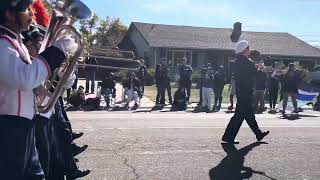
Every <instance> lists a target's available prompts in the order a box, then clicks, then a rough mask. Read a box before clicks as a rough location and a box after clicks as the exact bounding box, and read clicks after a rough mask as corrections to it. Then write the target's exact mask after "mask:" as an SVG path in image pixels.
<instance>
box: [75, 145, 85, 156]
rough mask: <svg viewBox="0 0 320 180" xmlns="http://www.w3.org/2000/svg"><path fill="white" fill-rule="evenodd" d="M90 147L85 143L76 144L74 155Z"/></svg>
mask: <svg viewBox="0 0 320 180" xmlns="http://www.w3.org/2000/svg"><path fill="white" fill-rule="evenodd" d="M87 148H88V145H84V146H82V147H80V146H76V147H75V149H74V150H73V157H75V156H77V155H78V154H80V153H82V152H83V151H84V150H86V149H87Z"/></svg>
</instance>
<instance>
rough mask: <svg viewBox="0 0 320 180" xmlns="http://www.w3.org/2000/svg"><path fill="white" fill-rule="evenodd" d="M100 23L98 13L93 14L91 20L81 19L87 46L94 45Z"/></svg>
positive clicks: (81, 29)
mask: <svg viewBox="0 0 320 180" xmlns="http://www.w3.org/2000/svg"><path fill="white" fill-rule="evenodd" d="M98 23H99V17H98V16H97V15H96V14H93V17H92V19H90V20H80V33H81V35H82V37H83V40H84V43H85V44H86V45H87V46H92V45H93V44H94V43H95V41H96V35H95V31H96V27H97V26H98Z"/></svg>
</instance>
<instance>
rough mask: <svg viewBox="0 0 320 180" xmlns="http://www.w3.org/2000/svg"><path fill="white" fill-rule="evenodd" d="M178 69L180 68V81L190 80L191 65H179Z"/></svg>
mask: <svg viewBox="0 0 320 180" xmlns="http://www.w3.org/2000/svg"><path fill="white" fill-rule="evenodd" d="M179 70H180V80H181V81H189V80H191V75H192V67H191V66H190V65H181V66H180V69H179Z"/></svg>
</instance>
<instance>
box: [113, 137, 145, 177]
mask: <svg viewBox="0 0 320 180" xmlns="http://www.w3.org/2000/svg"><path fill="white" fill-rule="evenodd" d="M138 141H139V139H138V138H136V139H135V140H134V141H133V142H132V143H130V144H124V145H122V146H121V147H119V148H118V149H116V150H113V153H114V154H115V155H116V156H118V157H120V158H122V159H123V164H124V165H125V166H126V167H128V168H129V169H131V172H132V174H134V176H135V178H134V179H139V178H140V175H139V174H138V173H137V170H136V168H135V167H134V166H133V165H131V164H130V163H129V160H128V158H127V157H125V156H124V155H122V154H120V153H119V152H120V151H122V150H124V149H125V148H126V147H129V146H132V145H134V144H137V143H138Z"/></svg>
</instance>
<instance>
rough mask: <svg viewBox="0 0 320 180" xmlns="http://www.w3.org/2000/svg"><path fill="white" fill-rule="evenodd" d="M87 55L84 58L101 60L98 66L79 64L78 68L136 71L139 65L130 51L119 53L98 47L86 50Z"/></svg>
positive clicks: (118, 51)
mask: <svg viewBox="0 0 320 180" xmlns="http://www.w3.org/2000/svg"><path fill="white" fill-rule="evenodd" d="M86 51H87V53H86V55H85V56H84V58H85V59H86V58H94V59H97V60H101V62H102V63H100V64H99V65H93V64H84V63H85V62H82V63H79V64H78V65H77V66H78V67H97V68H104V69H110V70H129V71H138V70H139V69H140V67H141V63H140V61H138V60H134V58H135V56H134V53H133V52H132V51H121V50H115V49H106V48H98V47H89V48H87V50H86Z"/></svg>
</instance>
